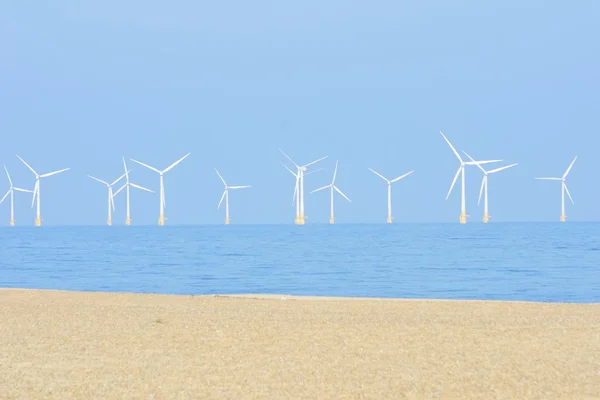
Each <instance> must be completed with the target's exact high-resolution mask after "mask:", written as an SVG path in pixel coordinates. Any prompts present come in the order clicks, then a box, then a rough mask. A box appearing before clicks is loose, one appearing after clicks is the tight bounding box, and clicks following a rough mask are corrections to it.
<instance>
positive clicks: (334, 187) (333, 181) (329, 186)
mask: <svg viewBox="0 0 600 400" xmlns="http://www.w3.org/2000/svg"><path fill="white" fill-rule="evenodd" d="M337 170H338V162H337V161H336V162H335V170H334V171H333V179H332V180H331V183H330V184H329V185H325V186H323V187H320V188H318V189H315V190H313V191H312V192H311V193H315V192H318V191H321V190H325V189H328V188H329V189H331V215H330V216H329V223H330V224H333V223H334V222H335V218H334V213H333V191H334V190H335V191H336V192H338V193H339V194H341V195H342V196H343V197H344V198H345V199H346V200H348V201H349V202H350V203H352V200H350V199H349V198H348V196H346V195H345V194H344V193H342V191H341V190H340V189H338V187H337V186H335V177H336V176H337Z"/></svg>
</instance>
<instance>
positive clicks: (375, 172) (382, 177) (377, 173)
mask: <svg viewBox="0 0 600 400" xmlns="http://www.w3.org/2000/svg"><path fill="white" fill-rule="evenodd" d="M369 171H371V172H372V173H374V174H375V175H377V176H378V177H380V178H381V179H383V180H384V181H386V182H387V183H390V181H388V180H387V178H385V177H384V176H383V175H381V174H380V173H379V172H377V171H375V170H374V169H371V168H369Z"/></svg>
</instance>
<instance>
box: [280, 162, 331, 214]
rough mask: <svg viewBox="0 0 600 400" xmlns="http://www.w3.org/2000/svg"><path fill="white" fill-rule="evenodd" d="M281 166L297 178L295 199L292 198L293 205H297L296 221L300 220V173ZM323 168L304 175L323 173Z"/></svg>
mask: <svg viewBox="0 0 600 400" xmlns="http://www.w3.org/2000/svg"><path fill="white" fill-rule="evenodd" d="M281 165H283V167H284V168H285V169H287V170H288V171H290V174H292V175H293V176H294V178H296V184H295V185H294V197H293V198H292V205H294V204H296V221H297V220H298V218H300V202H299V201H298V189H299V186H300V185H299V183H300V174H299V173H295V172H294V171H292V170H291V169H289V167H288V166H287V165H285V164H284V163H281ZM321 170H322V168H319V169H315V170H312V171H310V172H307V173H306V174H304V176H307V175H310V174H312V173H315V172H318V171H321Z"/></svg>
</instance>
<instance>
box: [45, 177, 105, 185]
mask: <svg viewBox="0 0 600 400" xmlns="http://www.w3.org/2000/svg"><path fill="white" fill-rule="evenodd" d="M88 176H89V177H90V178H92V179H93V180H95V181H98V182H100V183H104V184H105V185H106V186H110V185H109V184H108V182H104V181H103V180H102V179H98V178H96V177H95V176H91V175H88ZM40 178H41V176H40Z"/></svg>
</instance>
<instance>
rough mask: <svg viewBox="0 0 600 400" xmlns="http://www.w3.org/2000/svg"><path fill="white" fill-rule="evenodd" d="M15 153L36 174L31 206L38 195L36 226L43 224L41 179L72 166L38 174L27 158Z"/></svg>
mask: <svg viewBox="0 0 600 400" xmlns="http://www.w3.org/2000/svg"><path fill="white" fill-rule="evenodd" d="M15 155H16V156H17V158H18V159H19V160H21V162H22V163H23V164H25V166H26V167H27V168H29V170H30V171H31V172H33V174H34V175H35V186H34V187H33V199H32V200H31V207H32V208H33V204H34V203H35V201H36V195H37V213H36V217H35V226H41V225H42V216H41V212H40V208H41V207H40V179H41V178H47V177H49V176H52V175H56V174H60V173H61V172H65V171H68V170H69V169H71V168H63V169H59V170H58V171H53V172H48V173H47V174H42V175H38V173H37V172H35V170H34V169H33V168H31V166H30V165H29V164H27V163H26V162H25V160H23V159H22V158H21V157H19V155H18V154H15Z"/></svg>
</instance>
